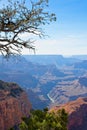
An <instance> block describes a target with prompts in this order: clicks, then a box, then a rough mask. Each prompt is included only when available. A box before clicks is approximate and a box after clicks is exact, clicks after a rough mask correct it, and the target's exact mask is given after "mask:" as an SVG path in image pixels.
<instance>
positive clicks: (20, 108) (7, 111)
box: [0, 80, 31, 130]
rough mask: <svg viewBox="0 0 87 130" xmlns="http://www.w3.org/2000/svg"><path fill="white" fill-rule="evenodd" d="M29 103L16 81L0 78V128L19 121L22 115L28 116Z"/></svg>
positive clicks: (6, 128)
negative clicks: (9, 81) (11, 81)
mask: <svg viewBox="0 0 87 130" xmlns="http://www.w3.org/2000/svg"><path fill="white" fill-rule="evenodd" d="M30 109H31V104H30V102H29V101H28V99H27V95H26V93H25V91H24V90H22V89H21V88H20V87H19V86H18V85H17V84H16V83H7V82H3V81H1V80H0V130H8V129H9V128H11V127H13V126H14V125H17V124H19V123H20V122H21V118H22V117H23V116H29V112H30Z"/></svg>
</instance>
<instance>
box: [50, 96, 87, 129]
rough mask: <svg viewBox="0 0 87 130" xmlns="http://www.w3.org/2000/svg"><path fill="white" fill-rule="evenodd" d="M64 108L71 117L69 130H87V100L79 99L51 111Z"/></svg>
mask: <svg viewBox="0 0 87 130" xmlns="http://www.w3.org/2000/svg"><path fill="white" fill-rule="evenodd" d="M61 108H64V109H65V110H66V112H67V113H68V115H69V118H68V130H87V98H78V99H77V100H75V101H71V102H68V103H66V104H64V105H60V106H56V107H53V108H52V109H51V110H50V111H55V112H56V111H57V110H59V109H61Z"/></svg>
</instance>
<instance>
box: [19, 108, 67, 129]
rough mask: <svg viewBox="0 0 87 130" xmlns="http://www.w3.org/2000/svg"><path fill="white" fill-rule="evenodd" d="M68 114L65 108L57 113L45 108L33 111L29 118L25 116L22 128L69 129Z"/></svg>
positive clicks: (20, 126)
mask: <svg viewBox="0 0 87 130" xmlns="http://www.w3.org/2000/svg"><path fill="white" fill-rule="evenodd" d="M67 123H68V115H67V113H66V112H65V110H64V109H61V110H58V111H57V113H54V112H48V111H47V110H46V109H45V110H43V111H42V110H35V111H32V113H31V116H30V117H29V118H26V117H24V118H23V121H22V123H21V124H20V125H19V128H20V130H67Z"/></svg>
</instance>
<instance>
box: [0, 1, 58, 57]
mask: <svg viewBox="0 0 87 130" xmlns="http://www.w3.org/2000/svg"><path fill="white" fill-rule="evenodd" d="M46 7H48V0H33V1H32V0H27V2H26V0H23V1H22V0H19V1H17V0H8V2H7V4H6V5H4V6H2V7H0V8H1V9H0V53H2V55H7V56H9V55H12V54H20V53H21V50H22V49H23V48H28V49H33V50H34V49H35V47H34V46H33V42H34V41H32V40H31V38H29V39H24V38H22V37H21V35H22V34H34V35H36V36H39V37H42V36H44V33H43V29H42V25H45V24H49V23H50V22H51V21H55V20H56V17H55V14H53V13H49V12H48V11H47V9H46Z"/></svg>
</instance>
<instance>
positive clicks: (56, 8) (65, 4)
mask: <svg viewBox="0 0 87 130" xmlns="http://www.w3.org/2000/svg"><path fill="white" fill-rule="evenodd" d="M5 1H6V0H5ZM27 1H28V0H27ZM48 10H49V11H50V12H52V13H55V14H56V17H57V21H56V22H53V23H50V25H46V26H44V27H43V31H44V32H45V34H46V35H48V37H45V38H42V39H39V38H37V40H36V41H35V44H34V46H35V48H36V54H56V55H57V54H62V55H81V54H87V0H49V7H48ZM23 37H25V38H26V37H27V34H26V35H24V36H23ZM22 53H23V54H34V53H33V51H29V50H23V52H22Z"/></svg>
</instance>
